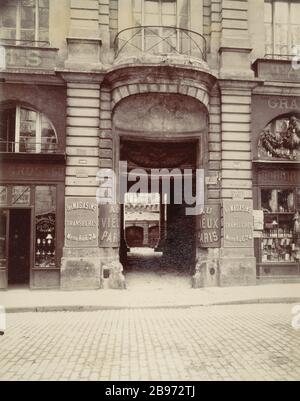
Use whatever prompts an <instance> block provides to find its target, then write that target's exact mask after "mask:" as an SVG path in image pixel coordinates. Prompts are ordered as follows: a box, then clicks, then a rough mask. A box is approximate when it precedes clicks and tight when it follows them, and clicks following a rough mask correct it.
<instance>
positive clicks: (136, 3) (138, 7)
mask: <svg viewBox="0 0 300 401" xmlns="http://www.w3.org/2000/svg"><path fill="white" fill-rule="evenodd" d="M142 1H143V0H133V12H134V13H142Z"/></svg>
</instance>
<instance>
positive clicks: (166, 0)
mask: <svg viewBox="0 0 300 401" xmlns="http://www.w3.org/2000/svg"><path fill="white" fill-rule="evenodd" d="M166 14H169V15H176V0H162V15H166Z"/></svg>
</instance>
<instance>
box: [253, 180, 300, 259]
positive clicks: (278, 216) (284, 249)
mask: <svg viewBox="0 0 300 401" xmlns="http://www.w3.org/2000/svg"><path fill="white" fill-rule="evenodd" d="M295 200H296V196H295V191H294V189H290V188H289V189H262V191H261V206H262V209H263V211H264V230H263V233H262V237H261V245H260V256H261V257H260V261H261V263H263V264H265V263H266V264H268V263H282V264H291V263H297V262H298V260H299V257H298V256H299V255H300V242H299V235H298V233H297V231H298V230H297V224H299V222H298V219H299V213H298V211H297V209H296V206H297V207H298V202H295Z"/></svg>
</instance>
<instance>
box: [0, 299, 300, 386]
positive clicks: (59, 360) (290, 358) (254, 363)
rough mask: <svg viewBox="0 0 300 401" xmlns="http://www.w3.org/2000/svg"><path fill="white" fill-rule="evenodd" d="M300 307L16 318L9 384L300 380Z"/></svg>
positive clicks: (7, 356) (12, 319)
mask: <svg viewBox="0 0 300 401" xmlns="http://www.w3.org/2000/svg"><path fill="white" fill-rule="evenodd" d="M291 309H292V305H279V304H278V305H244V306H216V307H194V308H181V309H180V308H179V309H145V310H141V309H140V310H107V311H99V312H78V313H71V312H59V313H24V314H8V316H7V331H6V334H5V336H4V337H0V378H1V380H101V381H108V380H166V381H170V380H182V381H183V380H199V381H200V380H226V379H227V380H299V379H300V331H296V330H294V329H293V328H292V326H291V319H292V315H291Z"/></svg>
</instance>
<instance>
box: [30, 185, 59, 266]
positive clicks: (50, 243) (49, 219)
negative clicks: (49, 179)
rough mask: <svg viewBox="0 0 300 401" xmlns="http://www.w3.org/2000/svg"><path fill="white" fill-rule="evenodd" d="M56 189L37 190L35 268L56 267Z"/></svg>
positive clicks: (42, 187) (48, 187)
mask: <svg viewBox="0 0 300 401" xmlns="http://www.w3.org/2000/svg"><path fill="white" fill-rule="evenodd" d="M55 238H56V187H55V186H37V187H36V189H35V267H39V268H49V267H50V268H51V267H55V266H56V246H55Z"/></svg>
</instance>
